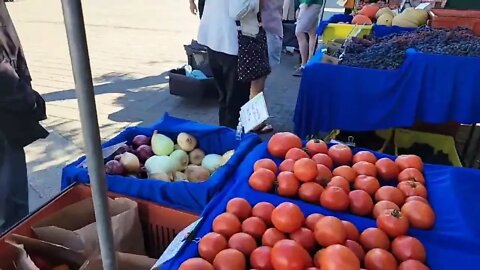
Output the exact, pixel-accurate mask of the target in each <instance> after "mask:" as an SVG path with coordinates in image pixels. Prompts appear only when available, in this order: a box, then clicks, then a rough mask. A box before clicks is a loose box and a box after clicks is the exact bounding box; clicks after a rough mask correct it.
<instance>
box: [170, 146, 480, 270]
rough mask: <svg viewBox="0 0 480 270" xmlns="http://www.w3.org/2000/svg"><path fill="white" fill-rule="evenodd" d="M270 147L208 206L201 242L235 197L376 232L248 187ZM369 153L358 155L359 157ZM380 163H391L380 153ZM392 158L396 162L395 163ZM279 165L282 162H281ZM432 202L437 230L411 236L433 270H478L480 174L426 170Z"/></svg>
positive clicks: (192, 250)
mask: <svg viewBox="0 0 480 270" xmlns="http://www.w3.org/2000/svg"><path fill="white" fill-rule="evenodd" d="M266 145H267V144H266V143H263V144H260V145H258V146H257V147H256V148H255V150H254V151H252V152H251V154H249V155H248V156H247V158H246V159H245V160H244V162H243V163H242V165H240V167H239V168H238V170H237V173H236V175H235V178H234V179H233V180H234V181H235V186H234V187H232V188H231V189H230V190H228V191H227V190H225V191H224V192H223V193H222V194H220V195H219V196H216V197H215V199H214V200H212V202H211V203H210V204H209V205H208V206H207V208H206V209H205V211H204V212H203V215H202V216H203V217H204V220H202V221H201V223H200V225H199V227H198V228H197V230H196V237H202V236H204V235H205V234H207V233H208V232H210V231H211V224H212V222H213V219H214V218H215V217H216V216H217V215H218V214H220V213H222V212H224V211H225V207H226V204H227V202H228V200H230V199H231V198H234V197H242V198H245V199H247V200H248V201H249V202H250V204H251V205H254V204H256V203H258V202H261V201H267V202H271V203H273V204H274V205H278V204H280V203H281V202H284V201H290V202H294V203H296V204H297V205H298V206H300V207H301V209H302V210H303V211H304V213H305V215H309V214H312V213H322V214H326V215H333V216H337V217H339V218H340V219H343V220H348V221H351V222H352V223H354V224H355V225H356V226H357V228H358V229H359V230H364V229H366V228H369V227H375V226H376V225H375V221H374V220H373V219H370V218H365V217H359V216H355V215H352V214H349V213H340V212H332V211H329V210H326V209H324V208H322V207H320V206H316V205H312V204H308V203H305V202H302V201H299V200H290V199H287V198H282V197H279V196H277V195H274V194H267V193H261V192H257V191H254V190H253V189H251V188H250V187H249V185H248V178H249V176H250V174H251V173H252V172H253V164H254V163H255V161H256V160H258V159H260V158H264V157H270V156H269V154H268V152H267V147H266ZM360 150H364V149H356V151H360ZM375 154H376V155H377V156H378V157H388V156H385V155H382V154H378V153H375ZM390 158H391V157H390ZM277 161H278V160H277ZM425 176H426V181H427V188H428V196H429V201H430V203H431V204H432V206H433V208H434V210H435V213H436V218H437V220H436V224H435V227H434V228H433V230H429V231H426V230H418V229H410V231H409V234H410V235H412V236H414V237H417V238H418V239H419V240H420V241H421V242H422V243H423V244H424V245H425V248H426V252H427V263H428V265H429V266H430V269H432V270H451V269H478V262H479V261H480V244H479V242H478V237H480V226H478V224H479V222H480V211H476V210H475V209H476V207H477V206H478V205H480V197H479V196H478V195H477V194H476V191H477V190H478V189H480V181H479V180H480V171H478V170H472V169H463V168H455V167H446V166H438V165H425ZM196 256H198V253H197V243H194V242H189V243H187V244H186V245H184V246H183V247H182V249H181V251H180V252H179V253H178V254H177V256H176V257H175V258H173V259H172V260H171V261H169V262H167V263H166V264H165V265H164V267H162V269H172V270H173V269H178V268H179V266H180V264H181V263H182V262H183V261H185V260H187V259H188V258H191V257H196Z"/></svg>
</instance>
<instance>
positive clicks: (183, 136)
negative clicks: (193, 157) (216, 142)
mask: <svg viewBox="0 0 480 270" xmlns="http://www.w3.org/2000/svg"><path fill="white" fill-rule="evenodd" d="M177 143H178V145H179V146H180V147H181V148H182V150H184V151H186V152H190V151H192V150H193V149H195V147H197V139H196V138H195V137H193V136H192V135H190V134H188V133H185V132H182V133H180V134H178V136H177Z"/></svg>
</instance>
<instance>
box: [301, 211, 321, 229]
mask: <svg viewBox="0 0 480 270" xmlns="http://www.w3.org/2000/svg"><path fill="white" fill-rule="evenodd" d="M323 217H324V215H322V214H318V213H314V214H311V215H309V216H308V217H307V218H306V219H305V226H306V227H307V228H309V229H310V230H311V231H314V230H315V225H316V224H317V222H318V221H319V220H320V219H322V218H323Z"/></svg>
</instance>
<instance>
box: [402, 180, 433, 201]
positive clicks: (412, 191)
mask: <svg viewBox="0 0 480 270" xmlns="http://www.w3.org/2000/svg"><path fill="white" fill-rule="evenodd" d="M397 188H398V189H400V190H401V191H402V192H403V194H405V196H407V197H410V196H420V197H424V198H427V189H426V188H425V186H424V185H423V184H420V183H419V182H414V181H403V182H400V183H398V185H397Z"/></svg>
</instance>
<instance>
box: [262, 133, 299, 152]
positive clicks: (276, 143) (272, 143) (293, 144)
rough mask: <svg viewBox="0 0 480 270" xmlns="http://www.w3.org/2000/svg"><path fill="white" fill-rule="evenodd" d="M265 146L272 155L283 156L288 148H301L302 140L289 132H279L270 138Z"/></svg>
mask: <svg viewBox="0 0 480 270" xmlns="http://www.w3.org/2000/svg"><path fill="white" fill-rule="evenodd" d="M267 148H268V152H269V153H270V154H271V155H272V156H274V157H278V158H285V155H286V154H287V152H288V150H290V149H292V148H302V140H301V139H300V138H299V137H298V136H297V135H295V134H293V133H291V132H279V133H276V134H274V135H273V136H272V138H270V140H269V141H268V145H267Z"/></svg>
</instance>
